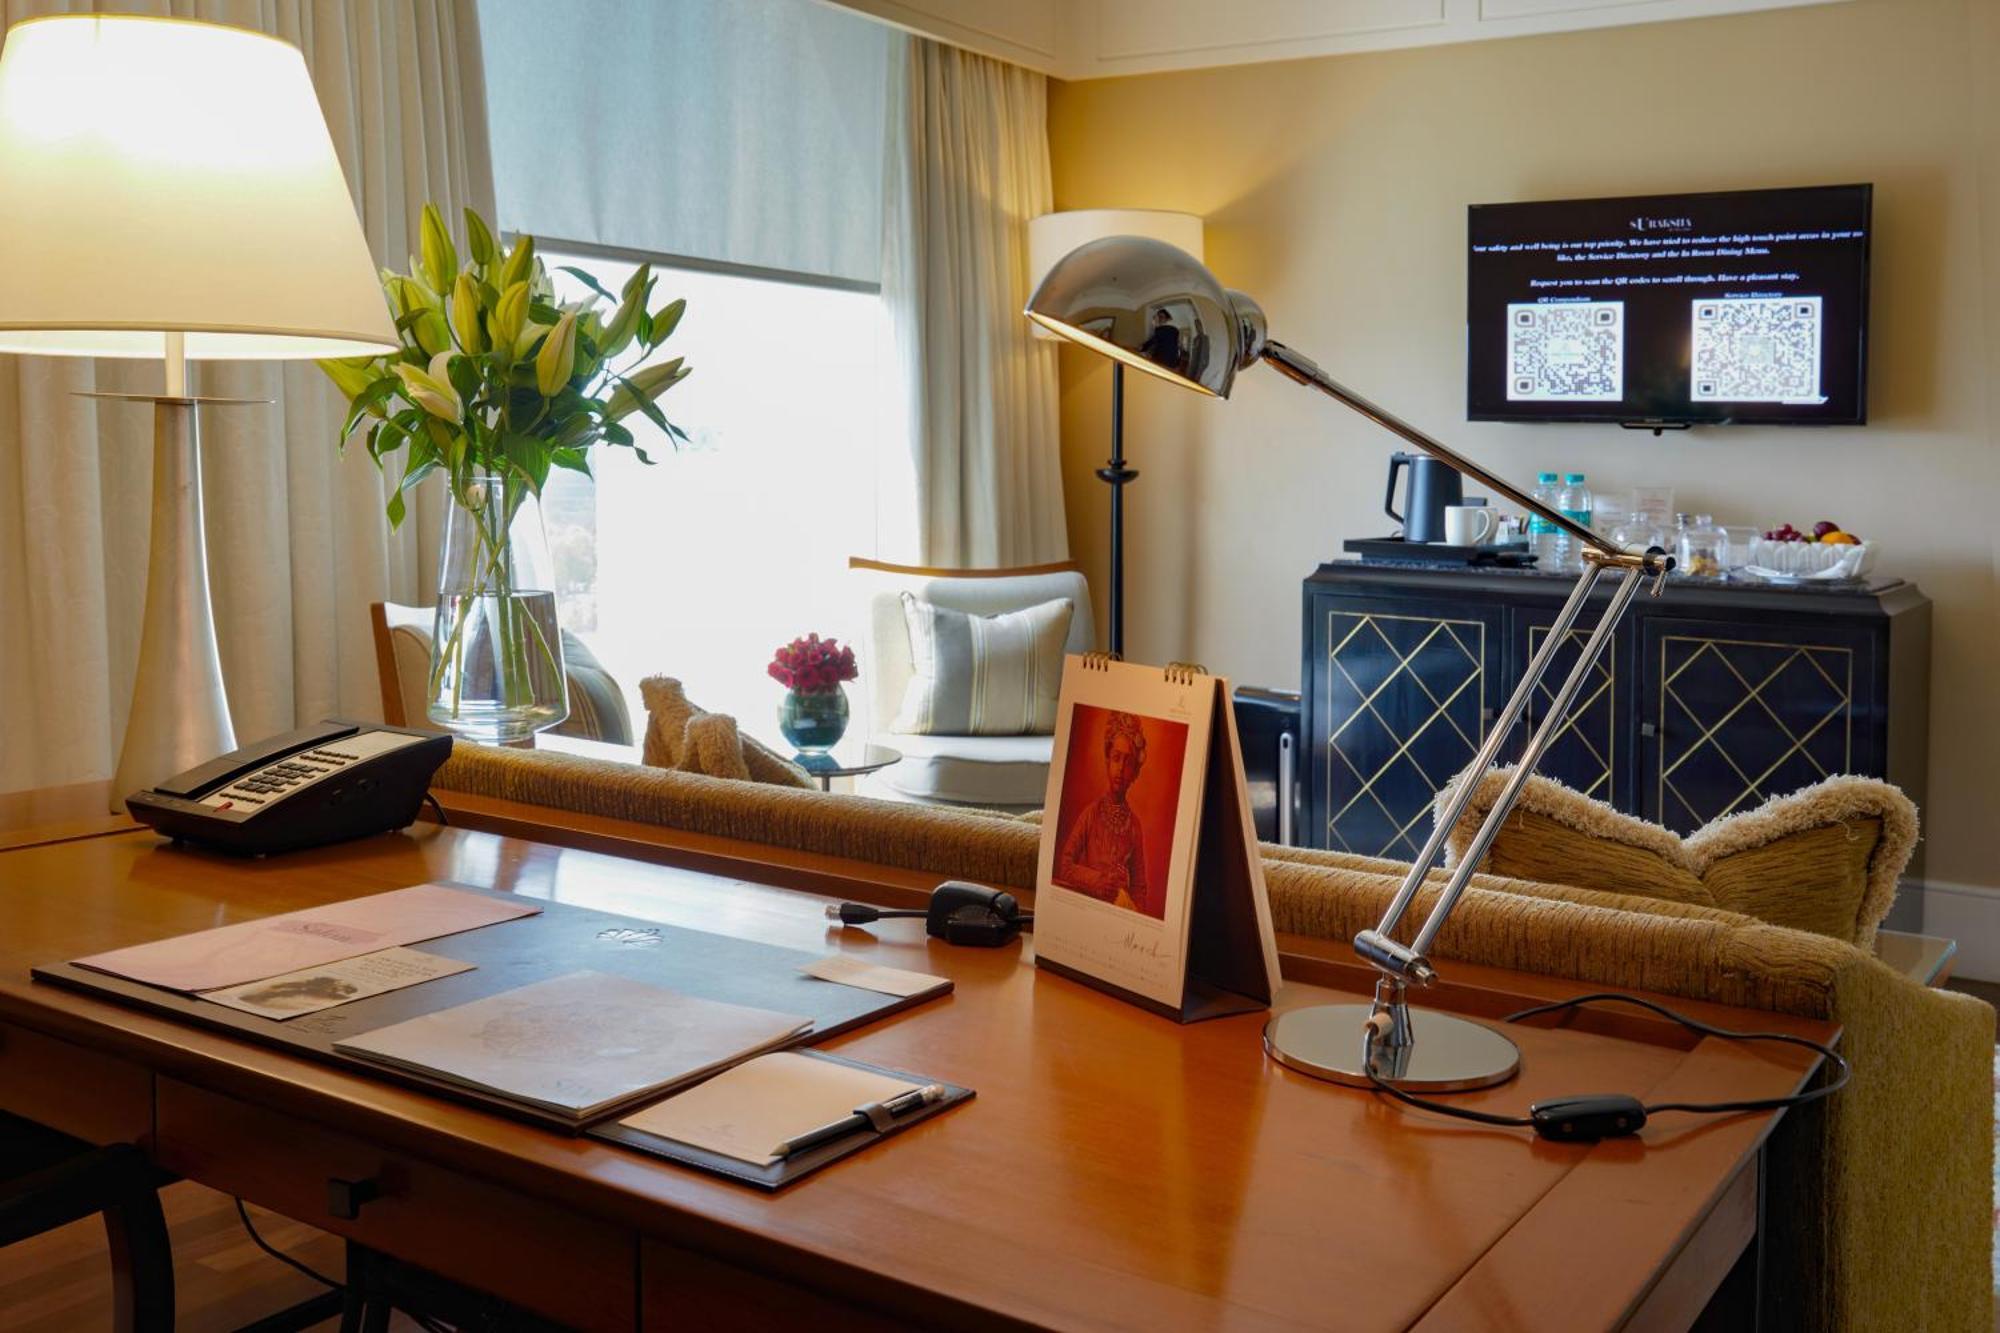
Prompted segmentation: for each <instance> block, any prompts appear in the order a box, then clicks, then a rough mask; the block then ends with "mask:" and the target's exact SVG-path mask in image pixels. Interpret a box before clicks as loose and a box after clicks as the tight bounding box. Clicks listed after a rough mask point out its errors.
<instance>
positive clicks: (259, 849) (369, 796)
mask: <svg viewBox="0 0 2000 1333" xmlns="http://www.w3.org/2000/svg"><path fill="white" fill-rule="evenodd" d="M450 756H451V737H450V736H448V735H444V734H441V733H438V732H429V731H410V730H407V729H405V728H402V727H384V726H378V725H375V724H373V723H363V722H340V721H335V720H331V719H329V720H327V721H324V722H318V723H315V724H313V725H312V726H310V727H303V728H301V729H299V730H298V731H288V732H286V733H284V734H283V735H281V736H273V737H271V738H270V739H268V740H264V741H259V742H257V743H256V744H254V745H247V746H245V747H244V748H242V749H240V750H237V751H236V752H235V753H233V754H225V755H221V756H219V757H217V758H214V759H211V760H209V761H208V762H207V763H205V764H198V765H196V766H195V767H193V768H191V769H189V770H188V771H187V772H185V773H182V774H180V775H179V776H177V777H172V778H168V779H167V780H166V781H165V782H162V783H161V784H160V785H159V786H157V787H154V788H151V789H150V790H147V791H141V792H134V793H133V794H132V795H131V796H130V797H129V798H127V800H126V803H125V806H126V809H127V810H129V811H131V813H132V817H133V818H134V819H136V820H138V821H139V822H140V823H142V824H149V825H151V826H152V827H153V828H156V829H158V830H159V831H160V832H162V833H164V834H166V835H167V836H168V837H170V838H173V839H174V840H175V841H177V842H179V841H183V840H185V841H188V842H198V843H201V844H203V845H205V846H209V847H214V848H217V849H219V850H222V851H228V852H241V853H246V854H249V855H257V856H261V855H264V854H265V853H268V852H288V851H295V850H297V849H299V848H301V847H317V846H319V845H320V844H321V843H328V842H339V841H341V840H342V839H345V838H359V837H364V836H366V835H368V834H370V833H382V832H385V831H387V830H389V829H399V828H403V827H405V826H406V825H408V824H409V823H411V822H412V821H413V820H415V819H416V817H417V811H418V810H419V808H421V806H422V805H423V800H424V793H425V791H426V790H428V789H429V787H430V782H431V775H432V774H433V773H435V772H437V770H438V766H439V765H440V764H442V763H444V761H445V760H446V759H448V758H450Z"/></svg>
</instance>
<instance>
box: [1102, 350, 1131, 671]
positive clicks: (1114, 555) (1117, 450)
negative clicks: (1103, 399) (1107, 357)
mask: <svg viewBox="0 0 2000 1333" xmlns="http://www.w3.org/2000/svg"><path fill="white" fill-rule="evenodd" d="M1138 476H1139V469H1137V468H1133V467H1127V466H1125V367H1124V366H1122V365H1120V364H1119V363H1118V362H1116V361H1114V362H1112V363H1111V458H1110V461H1108V462H1107V463H1106V464H1105V465H1104V466H1103V467H1101V468H1099V469H1097V479H1098V480H1099V481H1101V482H1104V483H1105V484H1107V485H1109V486H1110V487H1111V604H1110V615H1109V617H1108V619H1109V623H1110V626H1111V652H1112V655H1113V656H1114V657H1123V656H1124V655H1125V488H1126V487H1127V486H1129V485H1131V484H1132V483H1133V482H1134V481H1136V480H1137V479H1138Z"/></svg>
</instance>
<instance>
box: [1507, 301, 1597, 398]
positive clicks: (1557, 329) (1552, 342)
mask: <svg viewBox="0 0 2000 1333" xmlns="http://www.w3.org/2000/svg"><path fill="white" fill-rule="evenodd" d="M1624 396H1625V303H1624V302H1623V301H1587V302H1576V303H1573V304H1568V305H1510V306H1508V307H1507V397H1508V399H1509V400H1511V401H1514V402H1523V401H1529V402H1533V401H1541V402H1551V401H1562V402H1616V401H1618V400H1619V399H1621V398H1623V397H1624Z"/></svg>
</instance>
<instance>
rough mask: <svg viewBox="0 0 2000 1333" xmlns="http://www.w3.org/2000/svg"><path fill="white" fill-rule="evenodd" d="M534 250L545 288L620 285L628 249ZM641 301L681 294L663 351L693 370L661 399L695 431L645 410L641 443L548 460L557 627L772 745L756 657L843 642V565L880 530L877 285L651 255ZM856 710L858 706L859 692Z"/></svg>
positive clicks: (851, 614) (771, 705) (847, 609)
mask: <svg viewBox="0 0 2000 1333" xmlns="http://www.w3.org/2000/svg"><path fill="white" fill-rule="evenodd" d="M544 258H545V260H546V261H547V263H548V264H549V267H550V272H551V275H552V276H553V278H554V280H555V283H556V289H557V297H558V299H560V300H568V299H572V298H574V297H576V296H579V295H581V294H583V291H584V288H583V285H582V284H581V283H580V282H578V281H577V279H575V278H574V277H573V276H571V275H569V274H566V273H563V272H561V271H560V268H559V267H558V266H560V265H566V264H567V265H574V266H575V267H577V268H579V269H582V270H583V271H585V272H587V273H589V274H590V275H591V276H592V277H593V278H595V279H596V280H597V281H598V282H599V283H601V284H602V285H603V286H604V287H606V288H608V289H609V290H611V291H613V292H616V291H618V290H620V289H621V288H622V287H623V286H624V283H625V280H626V279H627V278H628V277H629V276H630V275H631V273H632V271H633V270H634V269H635V268H637V267H638V265H637V262H636V261H625V260H617V259H605V258H600V257H582V256H577V255H565V254H561V253H559V252H558V251H556V250H555V249H553V248H551V249H548V250H545V252H544ZM655 271H656V272H657V273H658V275H659V285H658V286H657V287H656V289H655V299H656V301H657V300H665V299H672V298H673V297H676V296H685V297H686V298H687V303H688V304H687V313H686V315H685V316H684V317H683V318H682V321H681V324H680V327H679V328H678V329H677V330H676V331H675V333H674V336H673V337H672V338H671V339H669V340H668V343H667V345H666V346H665V347H664V348H662V349H661V354H662V355H672V356H682V357H685V358H686V359H687V364H688V365H689V366H691V367H692V368H693V373H692V374H690V375H689V376H688V378H687V379H685V380H683V381H682V382H681V383H680V384H678V385H676V386H675V387H674V388H673V389H671V390H669V391H668V392H667V394H666V395H665V396H664V397H662V398H661V399H660V406H661V408H662V410H664V411H665V413H666V415H667V417H668V419H669V420H671V421H672V422H673V423H674V424H675V425H677V426H679V427H680V428H681V429H682V430H684V431H686V432H687V433H688V435H689V436H690V437H691V443H688V444H683V445H681V446H680V448H679V449H678V450H677V449H675V448H674V447H673V445H672V443H671V442H670V441H669V440H668V439H667V438H666V437H665V435H664V434H663V433H662V432H661V431H660V430H659V429H658V428H656V427H654V426H653V425H651V424H650V423H649V422H647V421H646V420H645V419H644V418H643V417H641V416H638V415H634V416H632V417H628V418H627V419H626V423H625V424H626V425H627V426H629V427H631V428H632V431H633V434H634V435H635V436H636V437H637V438H638V443H639V445H640V447H642V448H644V449H645V450H646V452H647V454H648V455H650V456H651V457H652V459H653V463H652V465H651V466H648V465H646V464H643V463H641V462H639V460H638V458H637V457H636V456H635V455H634V454H633V452H632V451H631V450H627V449H616V448H599V449H597V450H595V451H594V452H593V454H592V462H593V466H594V468H595V470H596V475H595V477H594V478H592V477H584V476H581V475H579V474H577V473H573V472H563V471H558V472H557V473H556V474H555V475H553V476H551V478H550V480H549V485H548V488H547V492H546V495H545V496H544V514H545V518H546V522H547V525H548V533H549V544H550V547H551V548H552V550H553V552H554V556H555V565H556V578H557V585H558V587H557V596H558V606H559V611H560V614H561V616H562V620H563V624H564V625H565V626H567V627H568V628H570V629H571V630H574V631H575V632H576V633H577V634H578V635H580V636H581V637H582V638H583V639H584V640H585V641H586V642H587V643H588V644H589V645H590V647H591V648H592V650H593V651H594V652H596V654H597V655H598V657H599V658H600V659H601V660H602V661H603V663H604V665H605V667H606V668H607V669H608V670H609V671H610V672H611V673H612V674H613V675H615V676H616V677H617V678H618V680H619V682H620V684H621V685H623V686H624V688H625V690H626V692H627V695H628V697H629V698H630V700H631V702H632V705H633V708H634V710H635V711H634V717H635V720H636V719H638V718H639V716H640V714H639V713H638V712H637V709H638V682H639V680H640V678H641V677H643V676H649V675H669V676H676V677H679V678H680V679H681V680H682V681H683V682H684V683H685V684H686V686H687V691H688V696H689V697H690V698H691V699H693V700H694V701H695V702H696V703H698V704H699V705H701V706H702V707H704V708H707V709H709V710H711V711H715V712H726V713H731V714H734V715H735V716H736V718H737V719H738V720H739V721H740V722H741V723H742V724H743V726H744V728H745V730H747V731H748V732H750V733H752V734H759V735H762V736H765V737H770V736H772V735H773V734H774V732H775V730H776V727H775V725H774V720H773V711H774V710H775V708H776V706H777V701H778V695H779V688H778V686H777V685H776V683H775V682H773V681H771V680H770V679H769V678H768V677H767V676H766V675H765V674H764V667H765V665H766V664H767V663H768V662H769V661H770V658H771V651H772V650H773V649H774V648H776V647H777V646H778V645H779V644H780V643H783V642H786V641H788V640H790V639H792V638H794V637H795V636H797V635H800V634H805V633H807V632H809V631H816V632H818V633H820V634H822V635H827V634H833V635H838V636H839V637H841V638H842V639H849V638H852V637H853V636H854V633H855V631H856V630H857V629H858V627H859V624H858V611H859V607H858V605H857V601H856V597H855V595H854V593H853V590H852V585H851V582H850V580H849V578H848V575H847V569H846V566H847V557H848V556H850V555H870V554H873V553H874V551H875V549H876V533H877V523H876V518H877V512H876V511H877V479H876V478H877V467H876V461H877V455H876V449H877V441H878V440H879V439H880V438H881V431H880V429H879V419H880V416H881V412H880V403H881V399H882V394H881V383H882V381H881V377H880V372H879V370H878V357H879V356H880V351H879V348H880V345H881V343H882V341H883V331H882V327H881V324H882V319H883V316H882V302H881V298H880V297H879V296H877V295H876V294H875V293H873V292H869V291H855V290H847V289H843V288H840V287H834V286H821V285H808V284H805V283H796V282H783V281H773V280H768V279H763V278H753V277H745V276H738V275H734V274H727V273H716V272H708V271H701V270H695V269H688V268H661V267H660V266H659V265H657V264H656V265H655ZM855 702H856V703H857V704H859V703H860V700H859V699H858V698H857V699H856V700H855Z"/></svg>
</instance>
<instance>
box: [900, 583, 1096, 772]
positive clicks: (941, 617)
mask: <svg viewBox="0 0 2000 1333" xmlns="http://www.w3.org/2000/svg"><path fill="white" fill-rule="evenodd" d="M1074 609H1075V608H1074V604H1073V603H1071V601H1070V599H1069V598H1067V597H1058V598H1056V599H1055V600H1054V601H1052V602H1043V603H1042V604H1041V605H1039V606H1031V607H1028V608H1027V609H1026V610H1023V611H1009V612H1007V613H1006V614H1005V615H998V616H975V615H969V614H967V613H966V612H964V611H953V610H950V609H948V608H946V607H942V606H933V605H932V604H931V603H929V602H924V601H919V600H917V598H915V597H913V596H911V595H910V594H909V593H904V594H903V621H904V623H905V624H906V625H908V626H909V630H910V659H911V661H912V662H913V663H914V664H915V666H916V672H915V674H914V675H912V676H911V677H910V683H909V685H908V686H906V687H905V688H904V691H903V707H902V711H901V712H899V713H897V714H896V721H895V724H894V726H893V728H892V729H893V730H896V731H900V732H905V733H908V734H910V735H916V736H1021V735H1036V736H1045V735H1048V734H1049V733H1050V732H1053V731H1054V730H1055V729H1056V699H1057V696H1059V695H1060V694H1061V693H1062V669H1063V642H1064V640H1066V639H1067V638H1068V637H1069V618H1070V615H1071V614H1072V612H1073V611H1074Z"/></svg>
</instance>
